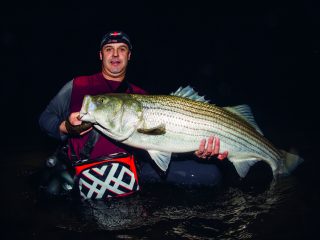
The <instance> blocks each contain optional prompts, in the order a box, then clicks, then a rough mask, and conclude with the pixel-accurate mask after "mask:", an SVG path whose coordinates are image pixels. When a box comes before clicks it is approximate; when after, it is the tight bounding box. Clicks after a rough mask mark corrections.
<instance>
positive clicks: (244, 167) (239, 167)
mask: <svg viewBox="0 0 320 240" xmlns="http://www.w3.org/2000/svg"><path fill="white" fill-rule="evenodd" d="M229 160H230V161H231V162H232V163H233V166H234V167H235V169H236V171H237V173H238V174H239V176H240V177H242V178H244V177H245V176H246V175H247V173H248V172H249V169H250V167H251V166H253V165H254V164H255V163H256V162H258V161H259V160H261V159H259V158H257V157H250V156H248V155H247V156H245V155H242V156H241V155H240V154H239V155H236V156H234V157H229Z"/></svg>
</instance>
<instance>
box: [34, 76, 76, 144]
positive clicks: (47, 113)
mask: <svg viewBox="0 0 320 240" xmlns="http://www.w3.org/2000/svg"><path fill="white" fill-rule="evenodd" d="M72 82H73V80H71V81H69V82H67V83H66V84H65V85H64V86H63V87H62V88H61V90H60V91H59V92H58V94H57V95H56V96H55V97H54V98H53V99H52V100H51V101H50V103H49V104H48V105H47V107H46V109H45V110H44V111H43V112H42V113H41V115H40V118H39V125H40V128H41V130H42V131H44V132H46V133H47V134H48V135H49V136H51V137H54V138H56V139H59V140H65V139H66V138H67V135H65V134H63V133H61V132H60V130H59V126H60V124H61V123H62V122H63V121H64V120H66V119H67V117H68V116H69V114H70V100H71V92H72Z"/></svg>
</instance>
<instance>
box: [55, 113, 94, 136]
mask: <svg viewBox="0 0 320 240" xmlns="http://www.w3.org/2000/svg"><path fill="white" fill-rule="evenodd" d="M79 115H80V112H73V113H71V114H70V115H69V117H68V119H67V120H66V121H63V122H62V123H61V124H60V127H59V129H60V131H61V132H62V133H64V134H70V135H83V134H86V133H87V132H89V131H91V130H92V123H87V122H82V121H81V120H79Z"/></svg>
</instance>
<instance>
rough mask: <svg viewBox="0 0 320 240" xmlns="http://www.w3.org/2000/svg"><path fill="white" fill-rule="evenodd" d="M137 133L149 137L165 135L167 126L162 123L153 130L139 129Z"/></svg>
mask: <svg viewBox="0 0 320 240" xmlns="http://www.w3.org/2000/svg"><path fill="white" fill-rule="evenodd" d="M137 131H138V132H139V133H143V134H147V135H163V134H165V133H166V125H165V124H163V123H162V124H160V125H158V126H156V127H153V128H138V129H137Z"/></svg>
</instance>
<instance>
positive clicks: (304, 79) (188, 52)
mask: <svg viewBox="0 0 320 240" xmlns="http://www.w3.org/2000/svg"><path fill="white" fill-rule="evenodd" d="M173 2H174V1H171V2H170V1H145V2H141V1H130V2H122V1H101V2H95V3H94V2H93V1H65V3H60V4H58V3H51V4H49V3H44V2H38V3H31V2H29V1H25V2H10V3H7V4H5V6H2V7H1V9H0V19H1V21H0V24H1V25H0V26H1V27H0V29H1V35H0V44H1V53H0V55H1V57H0V59H1V60H0V61H1V88H0V91H1V93H0V97H1V98H0V102H1V113H2V114H1V130H2V133H3V141H4V142H3V143H2V147H4V149H6V151H8V152H16V151H27V150H37V149H54V147H55V146H56V144H57V142H56V141H55V140H52V139H50V138H49V137H47V136H46V135H45V134H44V133H41V131H40V129H39V126H38V117H39V114H40V113H41V112H42V111H43V110H44V108H45V107H46V105H47V104H48V103H49V101H50V99H51V98H52V97H53V96H54V95H55V94H56V93H57V92H58V91H59V89H60V88H61V87H62V86H63V85H64V84H65V83H66V82H67V81H69V80H71V79H72V78H73V77H74V76H78V75H89V74H93V73H95V72H98V71H100V61H99V59H98V50H99V43H100V40H101V37H102V36H103V34H104V33H106V32H107V31H109V30H117V29H120V30H123V31H125V32H127V33H128V35H129V36H130V38H131V41H132V43H133V53H132V60H131V62H130V64H129V69H128V78H129V79H130V81H131V82H133V83H135V84H137V85H139V86H141V87H142V88H144V89H146V90H147V91H149V92H150V93H156V94H158V93H161V94H168V93H170V92H172V91H174V90H176V89H177V88H178V87H179V86H186V85H191V86H193V87H194V88H195V89H196V90H197V91H198V92H199V93H200V95H205V96H206V97H207V98H208V99H211V102H213V103H216V104H217V105H220V106H226V105H237V104H242V103H246V104H249V105H250V106H251V108H252V111H253V114H254V116H255V118H256V121H257V123H258V125H259V126H260V128H261V129H262V130H263V132H264V133H265V136H266V137H267V138H268V139H270V140H271V141H272V142H273V143H274V144H275V145H276V146H279V147H281V148H284V149H290V148H295V149H297V150H298V151H300V152H304V153H309V154H313V153H314V157H313V158H312V159H313V160H312V161H311V160H309V161H307V162H306V166H305V167H304V169H303V174H305V176H308V180H310V181H308V182H310V183H313V184H314V181H315V180H316V178H314V179H313V177H315V176H317V172H318V170H317V169H318V167H319V161H317V158H318V157H317V155H316V152H317V151H316V149H318V147H319V140H318V133H319V131H318V128H319V127H318V124H319V123H318V121H317V119H318V115H319V114H318V109H319V108H318V102H319V101H318V95H319V91H318V80H319V77H320V73H319V64H320V33H319V27H320V15H319V12H320V4H319V3H317V2H316V1H314V2H312V1H278V2H271V1H252V2H247V1H234V2H231V1H203V2H202V1H191V2H190V3H189V1H188V2H184V1H182V2H181V3H174V4H173ZM257 2H259V3H257ZM209 3H210V4H209ZM4 160H5V159H4ZM316 187H318V186H316ZM317 197H318V198H319V196H317Z"/></svg>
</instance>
